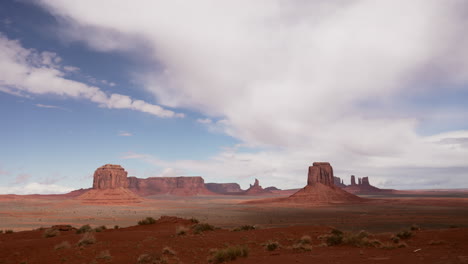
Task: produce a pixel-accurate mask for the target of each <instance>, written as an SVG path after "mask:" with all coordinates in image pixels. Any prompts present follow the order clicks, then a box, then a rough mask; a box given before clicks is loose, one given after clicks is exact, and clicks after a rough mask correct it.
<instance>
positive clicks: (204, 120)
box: [197, 118, 213, 124]
mask: <svg viewBox="0 0 468 264" xmlns="http://www.w3.org/2000/svg"><path fill="white" fill-rule="evenodd" d="M197 122H198V123H200V124H211V123H213V121H211V119H209V118H199V119H197Z"/></svg>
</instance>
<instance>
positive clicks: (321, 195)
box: [246, 162, 363, 206]
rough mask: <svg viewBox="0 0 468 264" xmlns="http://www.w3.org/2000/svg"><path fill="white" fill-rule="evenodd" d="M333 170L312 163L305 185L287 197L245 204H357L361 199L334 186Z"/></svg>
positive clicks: (326, 165) (330, 167)
mask: <svg viewBox="0 0 468 264" xmlns="http://www.w3.org/2000/svg"><path fill="white" fill-rule="evenodd" d="M333 177H334V176H333V168H332V166H331V165H330V163H328V162H314V163H313V166H310V167H309V170H308V174H307V185H306V186H305V187H304V188H302V189H300V190H299V191H297V192H295V193H294V194H292V195H291V196H289V197H285V198H273V199H264V200H254V201H247V202H246V203H286V204H301V205H304V206H314V205H321V204H330V203H357V202H361V201H363V199H362V198H359V197H358V196H356V195H354V194H351V193H348V192H346V191H344V190H342V189H341V188H339V187H336V186H335V184H334V178H333Z"/></svg>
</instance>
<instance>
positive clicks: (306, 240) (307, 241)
mask: <svg viewBox="0 0 468 264" xmlns="http://www.w3.org/2000/svg"><path fill="white" fill-rule="evenodd" d="M299 243H301V244H304V245H305V244H310V243H312V238H310V236H302V237H301V239H299Z"/></svg>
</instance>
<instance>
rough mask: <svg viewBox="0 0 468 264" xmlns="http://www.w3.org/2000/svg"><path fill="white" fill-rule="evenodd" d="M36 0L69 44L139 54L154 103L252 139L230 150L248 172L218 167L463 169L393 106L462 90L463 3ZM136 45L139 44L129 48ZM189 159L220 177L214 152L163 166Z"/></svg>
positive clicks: (460, 160) (414, 117)
mask: <svg viewBox="0 0 468 264" xmlns="http://www.w3.org/2000/svg"><path fill="white" fill-rule="evenodd" d="M41 2H42V4H43V6H45V7H46V8H47V9H48V10H50V12H52V13H53V14H55V15H57V16H60V17H61V18H62V19H63V20H64V21H66V25H65V30H64V31H67V32H68V37H70V35H73V36H74V37H73V38H74V39H73V40H79V41H83V42H85V43H87V44H88V45H89V46H90V47H92V48H95V49H97V50H100V51H116V50H117V51H125V52H144V54H145V57H146V58H148V59H152V60H153V61H154V65H155V67H154V69H147V73H146V74H143V75H142V77H141V82H142V83H143V84H144V85H145V87H146V89H147V90H148V91H150V92H152V93H153V94H154V95H155V97H156V98H157V99H158V100H159V103H160V104H162V105H165V106H170V107H187V108H191V109H193V110H196V111H199V112H201V113H204V114H205V115H206V116H207V118H208V119H210V120H211V119H221V121H218V122H216V123H215V124H210V125H209V126H208V127H210V129H213V128H217V129H218V130H220V129H222V131H224V132H225V133H226V134H228V135H231V136H233V137H235V138H238V139H239V140H241V141H242V142H243V143H245V144H247V145H250V146H256V147H265V150H264V151H261V152H257V153H253V154H250V153H237V154H236V155H240V156H242V157H243V156H244V155H247V156H248V157H249V158H250V159H251V160H254V161H255V162H252V163H251V165H250V166H251V168H250V167H247V168H245V167H242V166H243V165H244V163H237V162H232V163H229V164H231V165H232V167H229V168H230V169H232V170H233V171H234V172H236V173H238V174H237V175H249V173H255V172H256V171H258V172H259V173H261V172H262V171H270V170H271V169H272V168H276V166H278V165H277V164H281V166H282V168H283V169H282V173H280V174H281V175H280V174H278V175H280V176H278V177H283V178H287V179H290V180H291V181H294V180H295V178H293V177H298V176H297V175H294V176H292V175H293V174H294V173H293V172H294V171H295V170H298V169H303V168H304V167H305V166H307V164H310V163H311V162H312V161H315V160H328V161H331V162H332V164H334V166H335V168H338V170H342V171H353V170H354V171H358V172H360V173H372V174H373V175H376V177H379V175H380V176H381V177H387V179H388V177H392V176H389V174H388V172H389V171H393V172H395V173H398V174H399V175H402V174H404V172H402V171H401V170H400V169H403V168H404V169H405V171H406V172H408V171H410V169H409V168H414V167H433V166H436V167H438V168H448V167H454V166H459V167H460V166H461V167H463V166H466V165H467V161H466V158H465V157H466V156H467V150H466V147H464V146H465V145H463V144H458V143H457V144H454V143H453V142H452V143H451V144H434V143H433V142H430V141H428V140H427V138H425V137H423V136H421V135H419V134H418V133H417V132H416V131H417V128H418V126H419V124H420V122H421V120H422V119H421V118H420V116H419V114H416V112H418V107H419V106H418V105H417V104H413V105H411V106H410V107H408V108H406V109H400V104H399V102H400V101H402V99H404V98H406V97H414V98H418V96H419V95H421V94H424V95H433V96H434V97H435V96H437V94H440V93H446V92H456V91H457V89H465V90H466V87H468V85H467V83H468V63H467V62H468V49H466V47H467V46H468V45H467V44H468V35H467V34H465V33H466V32H465V31H466V28H467V27H468V20H467V19H466V15H465V13H466V10H467V4H466V3H464V2H463V1H455V0H453V1H452V0H448V2H447V1H444V2H441V1H437V0H414V1H404V0H396V1H372V0H356V1H341V0H335V1H280V0H264V1H262V0H260V1H242V0H241V1H231V2H226V1H214V0H204V1H192V2H184V3H181V2H178V1H141V2H139V3H138V4H135V5H128V2H127V1H123V0H122V1H116V0H112V1H110V0H109V1H99V2H96V1H90V0H84V1H75V2H73V3H70V2H69V1H65V0H42V1H41ZM103 9H106V10H108V12H106V13H103V12H100V11H99V10H103ZM141 43H146V44H145V45H146V49H140V50H136V49H135V47H142V46H141ZM161 68H163V70H161ZM107 103H108V104H110V105H112V106H113V107H121V106H125V105H129V104H130V101H129V99H128V98H125V96H116V97H115V98H109V100H107ZM389 105H390V106H394V107H388V106H389ZM382 108H386V109H387V110H385V111H384V110H382ZM457 111H459V112H461V113H462V115H464V116H468V113H467V110H466V109H457ZM433 112H435V111H433ZM430 114H436V113H428V114H426V115H430ZM426 117H427V116H426ZM200 120H202V119H200ZM220 155H221V157H224V154H220ZM293 158H294V159H296V160H297V162H296V161H292V159H293ZM299 161H300V162H299ZM223 162H230V161H229V159H227V160H223ZM200 163H202V164H205V165H206V164H209V165H210V166H214V168H218V169H219V170H218V169H213V170H216V173H221V172H223V173H225V174H229V175H233V174H232V173H230V172H228V171H229V170H225V171H223V170H222V169H221V168H222V166H221V165H217V164H218V163H217V159H215V162H214V163H212V161H211V160H208V161H200V162H194V161H180V163H177V164H164V166H163V167H170V168H178V167H177V166H175V165H180V166H181V167H184V168H185V167H187V168H189V167H190V168H191V167H195V168H197V166H204V165H200ZM219 164H222V163H219ZM293 165H294V166H293ZM235 166H240V167H239V168H237V169H236V167H235ZM296 166H298V167H296ZM243 169H245V170H248V171H250V172H243ZM203 170H204V171H206V172H207V173H209V174H210V175H215V172H214V171H212V172H210V171H209V170H210V169H208V168H206V169H203ZM288 171H289V172H288ZM369 176H372V175H369ZM417 176H418V177H425V176H424V175H417ZM465 176H466V174H465ZM301 177H302V175H301ZM428 177H429V176H428ZM457 177H458V179H460V177H461V176H460V175H458V176H457ZM382 179H384V178H382ZM382 182H383V180H382Z"/></svg>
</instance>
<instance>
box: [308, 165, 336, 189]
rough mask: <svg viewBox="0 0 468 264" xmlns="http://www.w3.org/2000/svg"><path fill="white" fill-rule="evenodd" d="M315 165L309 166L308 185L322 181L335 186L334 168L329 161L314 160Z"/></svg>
mask: <svg viewBox="0 0 468 264" xmlns="http://www.w3.org/2000/svg"><path fill="white" fill-rule="evenodd" d="M312 165H313V166H310V167H309V173H308V175H307V185H314V184H316V183H321V184H323V185H327V186H333V185H334V180H333V168H332V166H330V163H328V162H314V163H313V164H312Z"/></svg>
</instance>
